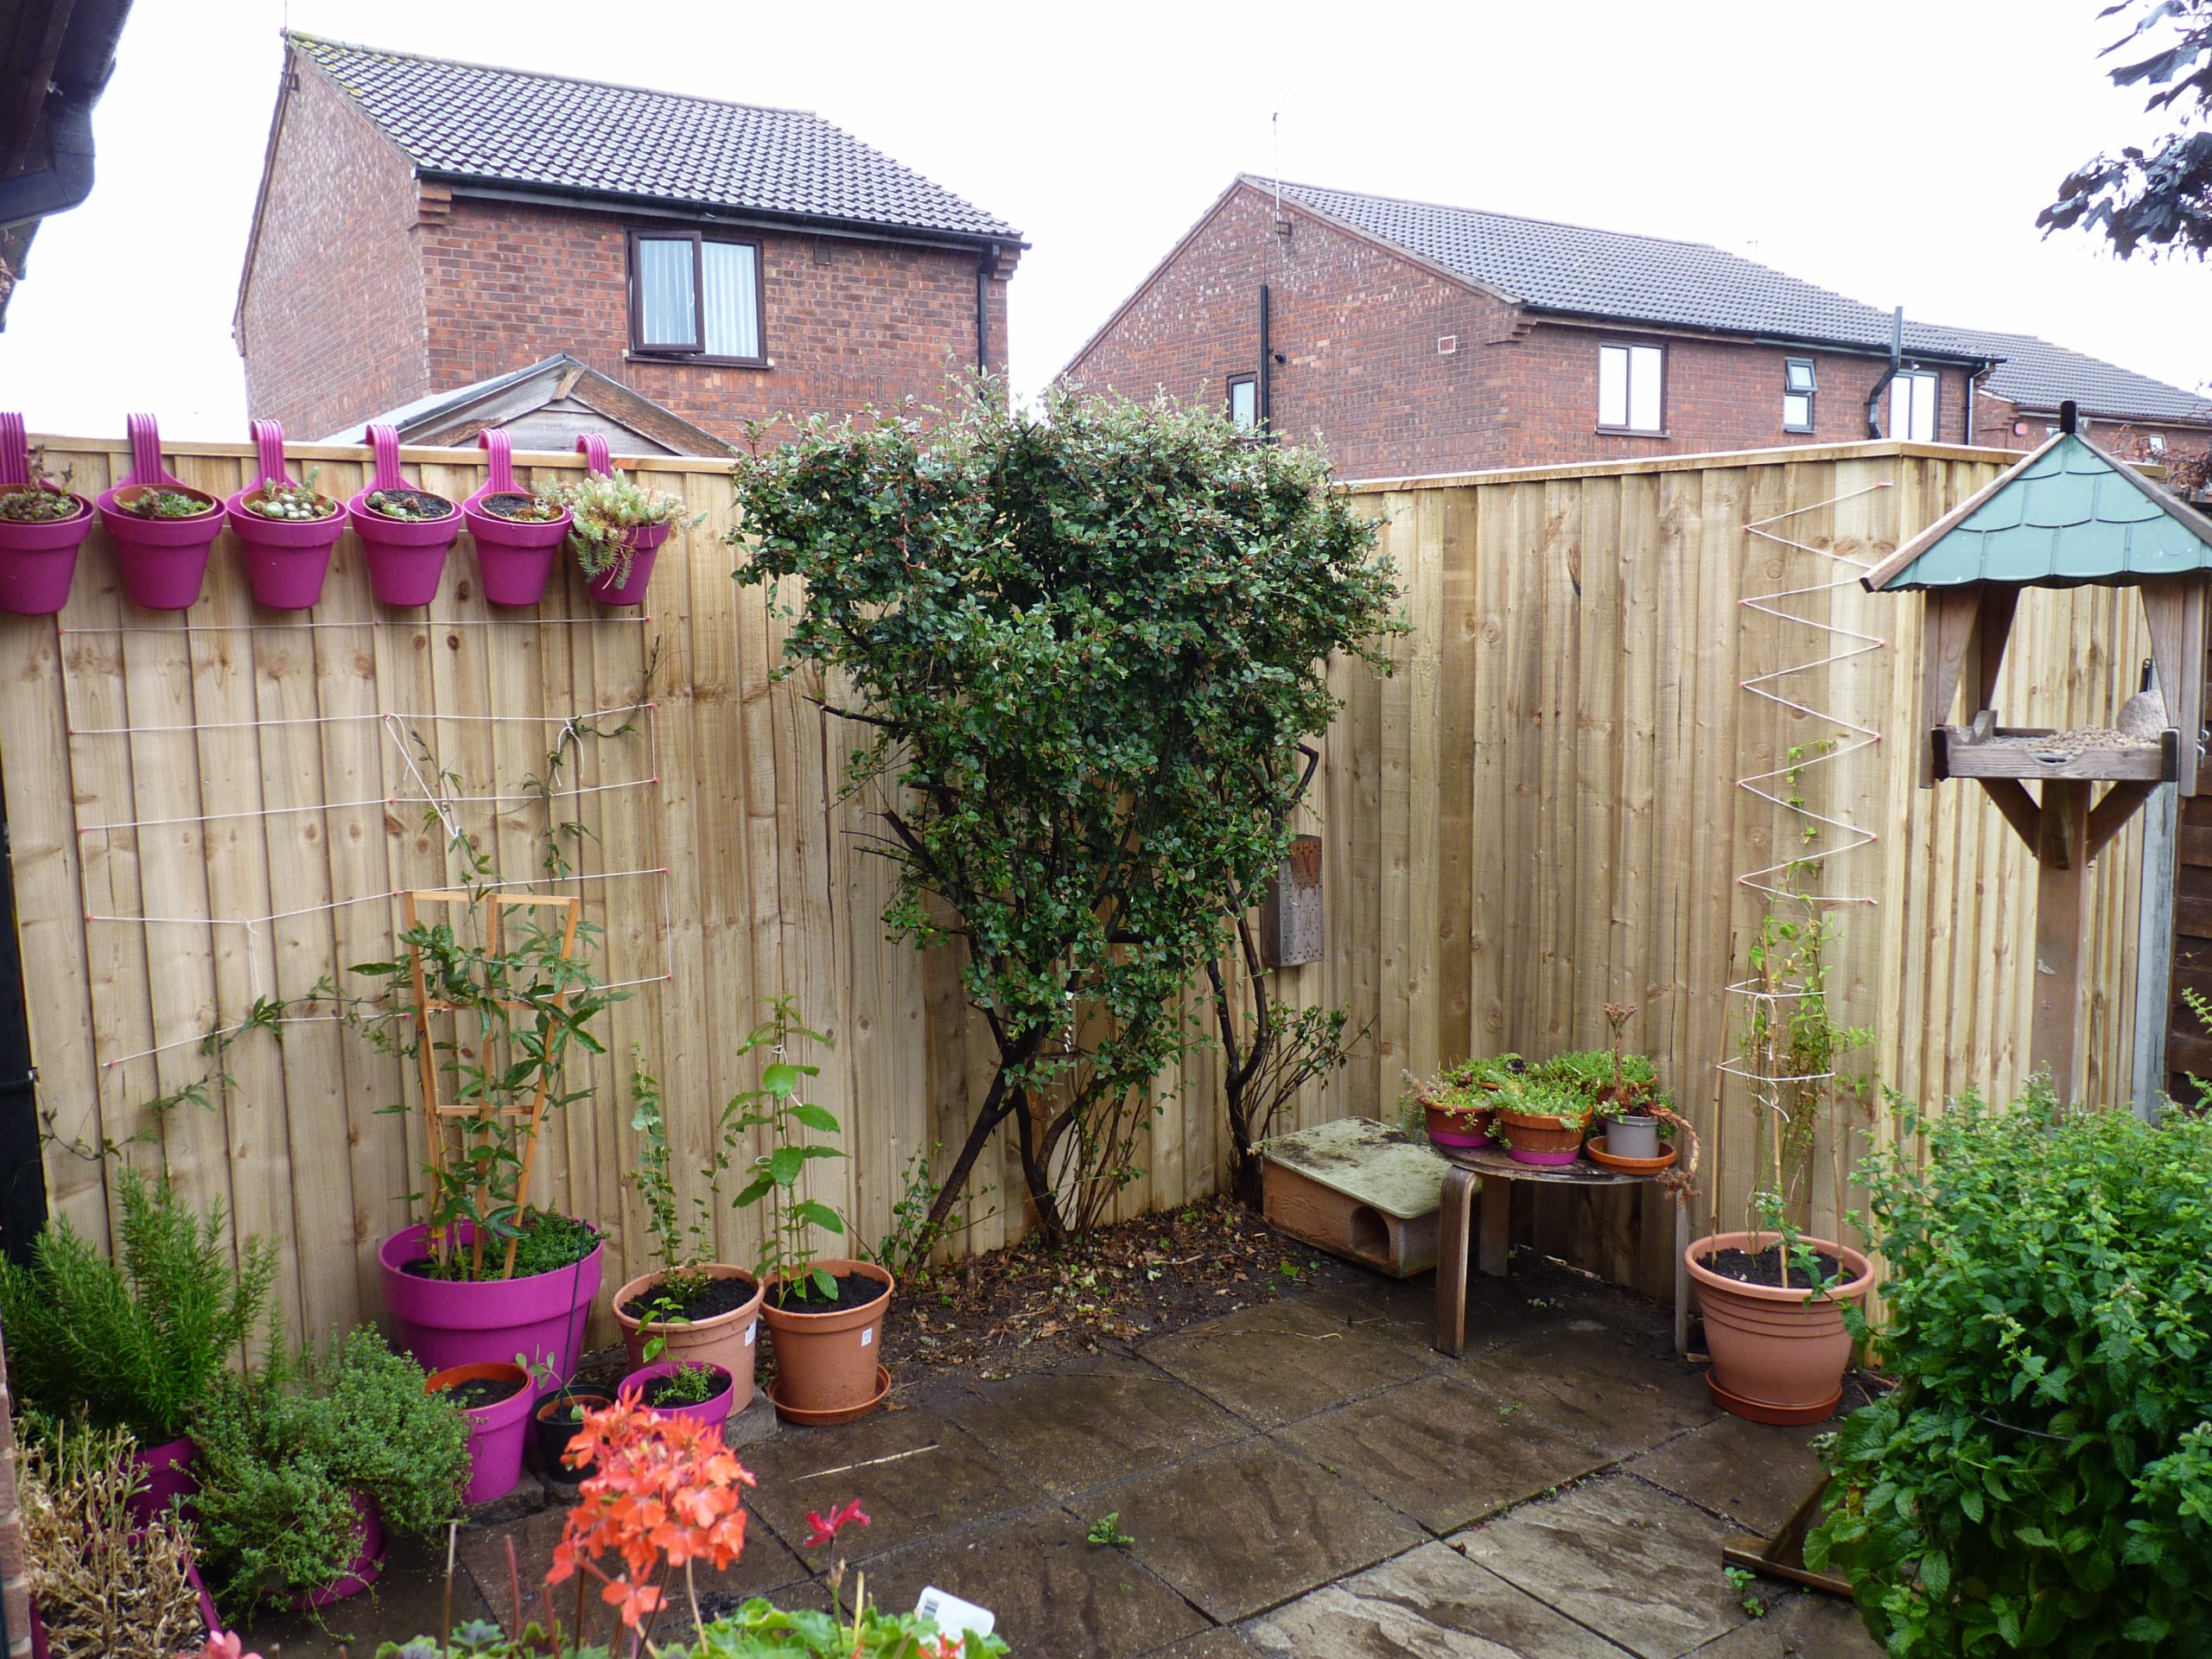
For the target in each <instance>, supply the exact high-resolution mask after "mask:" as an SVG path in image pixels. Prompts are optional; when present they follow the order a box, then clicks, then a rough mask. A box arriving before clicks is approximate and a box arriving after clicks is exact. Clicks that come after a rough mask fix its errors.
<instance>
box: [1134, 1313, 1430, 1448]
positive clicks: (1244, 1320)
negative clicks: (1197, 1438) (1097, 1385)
mask: <svg viewBox="0 0 2212 1659" xmlns="http://www.w3.org/2000/svg"><path fill="white" fill-rule="evenodd" d="M1137 1351H1138V1352H1139V1353H1140V1354H1141V1355H1142V1356H1143V1357H1145V1358H1146V1359H1148V1360H1150V1361H1151V1362H1152V1363H1154V1364H1155V1365H1157V1366H1159V1367H1160V1369H1161V1370H1164V1371H1166V1372H1167V1373H1168V1374H1169V1375H1170V1376H1174V1377H1177V1378H1179V1379H1180V1380H1181V1381H1183V1382H1185V1383H1189V1384H1190V1385H1191V1386H1192V1388H1194V1389H1198V1392H1199V1393H1201V1394H1203V1395H1207V1396H1208V1397H1209V1398H1211V1399H1212V1400H1214V1401H1216V1402H1218V1403H1219V1404H1221V1405H1224V1406H1226V1407H1227V1408H1229V1409H1230V1410H1231V1411H1233V1412H1235V1413H1236V1414H1237V1415H1238V1416H1240V1417H1242V1418H1243V1419H1244V1420H1245V1421H1247V1422H1249V1423H1253V1424H1255V1425H1257V1426H1258V1427H1262V1428H1280V1427H1281V1426H1282V1425H1283V1424H1285V1423H1288V1422H1294V1421H1296V1420H1297V1419H1299V1418H1300V1417H1306V1416H1311V1415H1312V1414H1313V1413H1315V1412H1317V1411H1323V1410H1325V1409H1327V1408H1329V1407H1331V1406H1334V1405H1338V1404H1340V1403H1342V1402H1344V1401H1345V1400H1348V1399H1352V1398H1354V1397H1356V1396H1357V1395H1363V1394H1371V1393H1373V1392H1374V1391H1375V1390H1376V1389H1386V1388H1389V1386H1390V1385H1391V1384H1392V1383H1409V1382H1411V1381H1412V1380H1413V1379H1414V1377H1416V1376H1427V1374H1428V1373H1429V1372H1430V1370H1433V1369H1434V1368H1433V1366H1432V1365H1431V1364H1430V1363H1429V1361H1428V1360H1427V1359H1426V1358H1424V1357H1421V1356H1420V1355H1418V1354H1415V1353H1414V1352H1412V1351H1409V1350H1408V1348H1407V1347H1406V1345H1405V1344H1403V1343H1402V1342H1395V1341H1392V1340H1391V1339H1389V1338H1387V1337H1384V1336H1380V1335H1377V1334H1376V1332H1373V1331H1371V1330H1370V1329H1368V1328H1366V1327H1365V1326H1363V1325H1352V1324H1350V1323H1348V1322H1347V1321H1346V1319H1344V1316H1343V1315H1342V1314H1341V1313H1338V1312H1336V1311H1334V1310H1332V1309H1331V1308H1327V1307H1319V1306H1314V1304H1313V1302H1312V1301H1311V1300H1305V1299H1301V1300H1297V1301H1288V1302H1273V1303H1269V1304H1268V1305H1267V1306H1262V1307H1249V1308H1246V1309H1245V1310H1244V1311H1243V1313H1232V1314H1230V1316H1229V1317H1228V1318H1226V1319H1216V1320H1214V1321H1213V1322H1212V1323H1211V1324H1209V1325H1198V1326H1194V1327H1193V1328H1192V1329H1190V1330H1188V1331H1181V1332H1177V1333H1176V1334H1175V1335H1173V1336H1172V1337H1155V1338H1153V1340H1151V1341H1150V1342H1147V1343H1145V1344H1141V1346H1140V1347H1139V1348H1138V1350H1137ZM1436 1358H1437V1360H1438V1361H1439V1362H1441V1360H1442V1356H1440V1355H1439V1356H1436Z"/></svg>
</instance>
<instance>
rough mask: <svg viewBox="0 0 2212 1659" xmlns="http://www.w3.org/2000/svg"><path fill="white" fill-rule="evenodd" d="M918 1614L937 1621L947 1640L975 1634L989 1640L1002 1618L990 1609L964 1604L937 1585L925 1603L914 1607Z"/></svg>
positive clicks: (925, 1595)
mask: <svg viewBox="0 0 2212 1659" xmlns="http://www.w3.org/2000/svg"><path fill="white" fill-rule="evenodd" d="M914 1611H916V1612H917V1613H921V1614H924V1615H925V1616H927V1617H928V1618H933V1619H935V1620H936V1621H937V1627H938V1630H939V1631H940V1632H942V1633H943V1634H944V1635H946V1636H964V1635H966V1634H967V1633H968V1632H969V1631H970V1630H973V1631H974V1632H975V1633H976V1635H977V1636H988V1635H990V1634H991V1628H992V1626H994V1625H995V1624H997V1623H998V1622H999V1617H998V1615H997V1614H996V1613H995V1612H993V1611H991V1610H990V1609H989V1608H988V1607H978V1606H977V1605H976V1604H975V1603H974V1602H972V1601H963V1600H961V1599H960V1598H959V1597H957V1596H956V1595H954V1594H953V1593H952V1592H950V1591H949V1590H940V1589H938V1587H937V1586H935V1585H931V1586H930V1587H929V1588H928V1589H926V1590H925V1591H923V1592H922V1599H920V1600H919V1601H918V1602H916V1603H915V1604H914Z"/></svg>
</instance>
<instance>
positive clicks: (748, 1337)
mask: <svg viewBox="0 0 2212 1659" xmlns="http://www.w3.org/2000/svg"><path fill="white" fill-rule="evenodd" d="M759 1324H760V1320H758V1319H755V1320H754V1321H753V1325H759ZM753 1325H747V1326H746V1327H745V1345H746V1346H747V1347H748V1348H750V1347H751V1346H752V1345H753Z"/></svg>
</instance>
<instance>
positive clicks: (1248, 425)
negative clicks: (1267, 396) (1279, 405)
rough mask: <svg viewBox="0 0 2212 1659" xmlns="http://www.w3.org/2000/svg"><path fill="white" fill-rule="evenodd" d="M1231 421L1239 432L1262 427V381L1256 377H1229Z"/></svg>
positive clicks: (1240, 375)
mask: <svg viewBox="0 0 2212 1659" xmlns="http://www.w3.org/2000/svg"><path fill="white" fill-rule="evenodd" d="M1229 423H1230V425H1231V426H1233V427H1235V428H1236V429H1237V430H1238V431H1239V432H1256V431H1258V430H1259V429H1260V383H1259V380H1258V379H1257V378H1256V377H1255V376H1252V375H1249V374H1232V375H1230V377H1229Z"/></svg>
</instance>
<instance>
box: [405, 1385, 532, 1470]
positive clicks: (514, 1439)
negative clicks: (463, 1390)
mask: <svg viewBox="0 0 2212 1659" xmlns="http://www.w3.org/2000/svg"><path fill="white" fill-rule="evenodd" d="M493 1379H497V1380H498V1381H500V1382H503V1383H513V1384H514V1392H513V1393H512V1394H510V1395H508V1396H507V1397H506V1398H505V1399H504V1400H494V1401H493V1402H492V1403H491V1404H490V1405H488V1406H466V1407H463V1408H461V1415H462V1416H464V1417H466V1418H467V1419H468V1491H467V1493H466V1494H465V1496H466V1497H467V1501H468V1502H469V1503H491V1502H492V1501H493V1499H494V1498H500V1497H505V1496H506V1495H507V1494H508V1493H509V1492H511V1491H513V1490H514V1485H515V1483H516V1482H517V1481H518V1480H520V1479H521V1478H522V1447H523V1440H524V1435H525V1434H526V1433H527V1432H528V1430H529V1427H530V1408H531V1402H533V1401H534V1400H535V1399H536V1397H537V1396H536V1395H533V1394H532V1393H531V1388H530V1373H528V1372H527V1371H525V1370H523V1368H522V1367H521V1366H519V1365H517V1364H515V1363H513V1362H512V1361H511V1360H497V1361H488V1362H486V1363H480V1364H476V1365H448V1366H447V1367H446V1369H445V1370H442V1371H433V1372H432V1373H431V1374H430V1375H429V1377H428V1378H426V1379H425V1380H424V1382H423V1393H425V1394H441V1393H443V1392H444V1391H445V1390H446V1389H451V1388H454V1387H456V1386H457V1385H459V1384H461V1383H476V1382H485V1381H490V1380H493Z"/></svg>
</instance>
